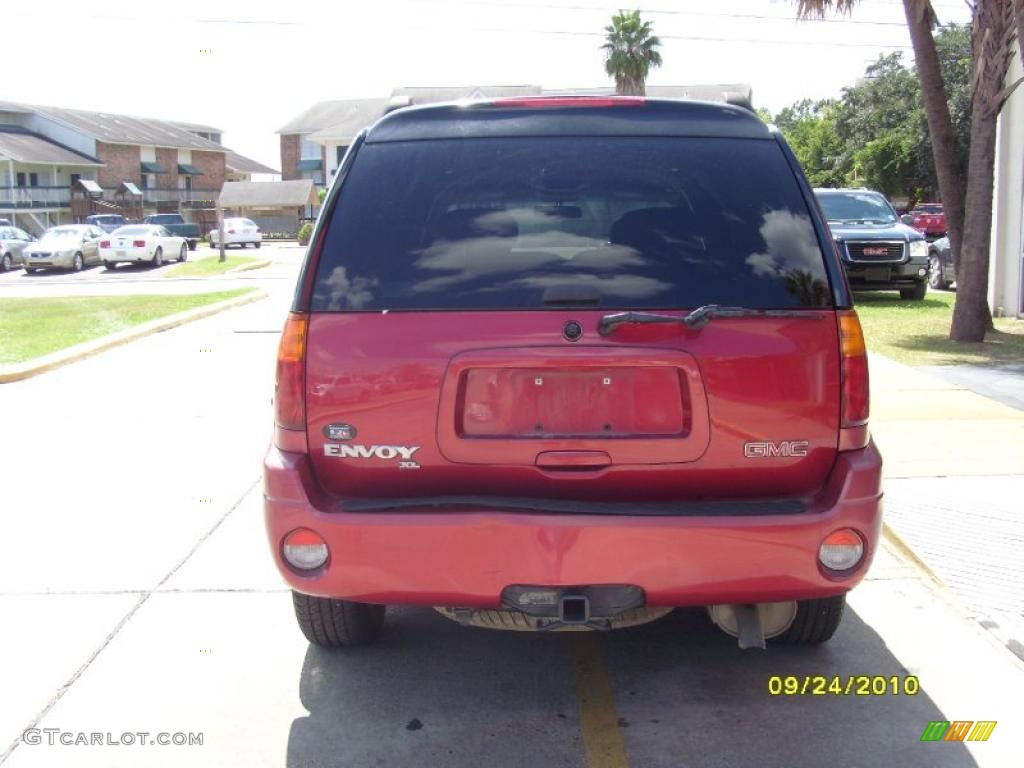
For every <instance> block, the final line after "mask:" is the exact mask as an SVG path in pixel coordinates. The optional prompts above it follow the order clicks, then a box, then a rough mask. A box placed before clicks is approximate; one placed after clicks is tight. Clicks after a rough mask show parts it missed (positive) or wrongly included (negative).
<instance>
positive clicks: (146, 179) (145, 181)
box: [142, 173, 153, 189]
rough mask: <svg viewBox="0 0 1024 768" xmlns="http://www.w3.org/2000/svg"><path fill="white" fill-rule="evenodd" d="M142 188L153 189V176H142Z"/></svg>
mask: <svg viewBox="0 0 1024 768" xmlns="http://www.w3.org/2000/svg"><path fill="white" fill-rule="evenodd" d="M142 188H143V189H152V188H153V174H151V173H144V174H142Z"/></svg>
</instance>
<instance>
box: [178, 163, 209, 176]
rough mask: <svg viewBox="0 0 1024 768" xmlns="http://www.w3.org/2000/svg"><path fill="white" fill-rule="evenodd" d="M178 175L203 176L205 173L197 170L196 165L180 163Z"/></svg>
mask: <svg viewBox="0 0 1024 768" xmlns="http://www.w3.org/2000/svg"><path fill="white" fill-rule="evenodd" d="M178 175H179V176H202V175H203V172H202V171H200V170H199V169H198V168H196V167H195V166H194V165H189V164H188V163H178Z"/></svg>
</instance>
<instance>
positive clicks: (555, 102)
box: [489, 96, 647, 109]
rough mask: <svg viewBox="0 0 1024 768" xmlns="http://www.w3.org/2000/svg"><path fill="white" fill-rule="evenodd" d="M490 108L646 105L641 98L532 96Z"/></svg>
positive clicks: (498, 101) (498, 102) (501, 101)
mask: <svg viewBox="0 0 1024 768" xmlns="http://www.w3.org/2000/svg"><path fill="white" fill-rule="evenodd" d="M489 103H490V105H491V106H492V107H533V108H545V107H547V108H549V109H556V108H560V107H639V106H642V105H644V104H645V103H647V99H645V98H643V97H642V96H556V97H550V96H534V97H529V96H527V97H525V98H508V99H494V100H493V101H491V102H489Z"/></svg>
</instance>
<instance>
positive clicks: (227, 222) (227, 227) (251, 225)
mask: <svg viewBox="0 0 1024 768" xmlns="http://www.w3.org/2000/svg"><path fill="white" fill-rule="evenodd" d="M207 239H208V240H209V241H210V247H211V248H216V247H218V243H220V232H219V231H218V230H216V229H211V230H210V236H209V237H208V238H207ZM250 243H251V244H252V245H254V246H256V247H257V248H259V247H260V245H262V244H263V235H262V233H261V232H260V228H259V227H258V226H256V222H255V221H252V220H251V219H242V218H231V219H224V247H225V248H227V247H228V246H229V245H240V246H242V247H243V248H245V247H246V246H247V245H249V244H250Z"/></svg>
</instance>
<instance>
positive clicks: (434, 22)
mask: <svg viewBox="0 0 1024 768" xmlns="http://www.w3.org/2000/svg"><path fill="white" fill-rule="evenodd" d="M933 5H934V6H935V8H936V11H937V13H938V15H939V18H940V20H941V21H942V22H957V23H963V22H965V21H967V20H968V19H969V12H968V10H967V7H966V4H965V3H964V2H962V0H933ZM622 7H626V8H630V9H632V8H636V7H639V8H640V10H641V13H642V15H643V16H644V18H645V19H647V20H649V21H651V22H652V23H653V26H654V32H655V34H657V35H659V36H660V37H661V40H662V48H661V53H662V58H663V59H664V64H663V66H662V67H660V68H658V69H655V70H652V72H651V74H650V76H649V77H648V83H649V84H652V85H656V84H661V85H689V84H695V83H749V84H750V85H751V86H752V87H753V96H754V105H755V106H757V107H766V108H768V109H769V110H771V111H772V112H773V113H774V112H777V111H778V110H780V109H781V108H783V107H785V106H787V105H789V104H791V103H793V102H794V101H797V100H799V99H802V98H813V99H818V98H825V97H834V96H838V95H839V93H840V91H841V89H842V88H843V86H845V85H851V84H853V83H854V82H855V81H856V79H857V78H858V77H860V76H861V75H863V73H864V68H865V67H866V66H867V64H868V63H870V62H871V61H873V60H875V59H876V58H877V57H878V56H879V55H880V54H883V53H891V52H892V51H896V50H900V51H903V52H904V53H905V55H906V58H907V60H908V61H912V60H913V53H912V51H911V49H910V40H909V37H908V34H907V30H906V21H905V18H904V15H903V4H902V0H861V3H860V4H859V6H858V7H857V8H856V9H855V10H854V12H853V13H852V14H851V15H850V16H848V17H835V16H833V17H830V18H829V19H827V20H825V21H808V20H797V19H796V11H795V2H793V1H792V0H714V2H707V1H706V0H705V1H704V2H698V0H640V2H639V3H638V4H626V5H620V4H617V3H616V2H614V0H612V1H611V2H609V1H608V0H549V1H547V2H545V1H544V0H368V2H358V3H356V2H351V0H335V1H334V2H324V1H323V0H304V1H303V2H301V3H298V2H294V3H288V2H280V3H258V2H253V1H252V0H176V2H175V3H174V4H168V3H167V2H166V1H163V2H152V1H151V0H103V2H102V3H83V2H81V0H49V1H48V2H46V3H25V2H20V3H12V2H8V3H5V7H4V21H5V24H4V26H5V28H6V29H7V32H8V34H6V35H5V36H4V38H5V39H4V59H5V61H7V62H9V63H11V64H12V65H13V66H12V67H10V68H9V69H8V75H7V77H5V78H3V83H2V84H0V101H3V100H6V101H20V102H26V103H29V104H42V105H55V106H62V107H69V108H77V109H90V110H97V111H108V112H118V113H123V114H130V115H138V116H143V117H154V118H165V119H171V120H181V121H185V122H195V123H204V124H207V125H213V126H216V127H218V128H221V129H222V130H223V131H224V143H225V145H227V146H229V147H231V148H232V149H235V150H236V151H238V152H241V153H242V154H245V155H248V156H250V157H253V158H255V159H257V160H259V161H260V162H263V163H265V164H267V165H270V166H271V167H273V168H280V150H279V139H278V136H277V134H276V133H275V132H276V131H277V130H278V129H279V128H280V127H281V126H283V125H284V124H285V123H287V122H288V121H289V120H291V119H292V118H293V117H295V116H296V115H297V114H299V113H300V112H302V111H303V110H304V109H306V108H307V107H308V106H310V105H312V104H314V103H315V102H317V101H323V100H328V99H344V98H359V97H382V96H387V95H388V94H390V92H391V90H392V89H393V88H396V87H399V86H424V85H433V86H442V85H515V84H537V85H542V86H544V87H545V88H568V87H592V86H602V85H610V84H611V81H610V80H609V78H608V77H607V75H605V72H604V60H603V57H602V54H601V51H600V50H599V46H600V44H601V42H602V37H603V34H604V33H603V28H604V26H605V25H606V24H608V23H609V19H610V17H611V16H612V14H614V13H615V12H616V11H617V10H619V8H622Z"/></svg>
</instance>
